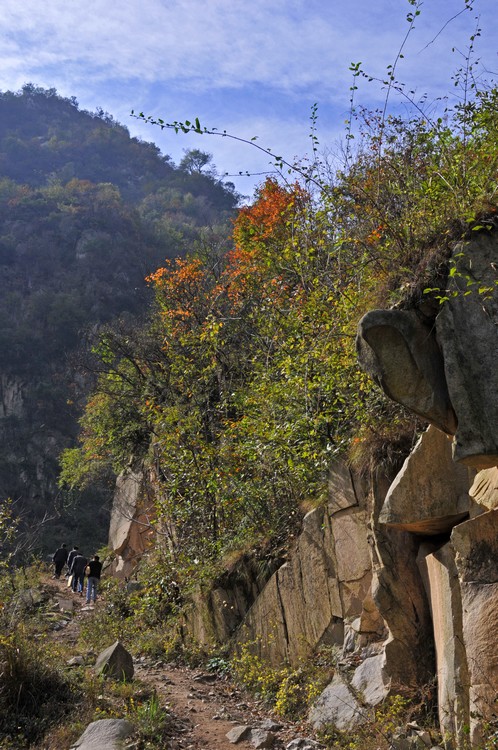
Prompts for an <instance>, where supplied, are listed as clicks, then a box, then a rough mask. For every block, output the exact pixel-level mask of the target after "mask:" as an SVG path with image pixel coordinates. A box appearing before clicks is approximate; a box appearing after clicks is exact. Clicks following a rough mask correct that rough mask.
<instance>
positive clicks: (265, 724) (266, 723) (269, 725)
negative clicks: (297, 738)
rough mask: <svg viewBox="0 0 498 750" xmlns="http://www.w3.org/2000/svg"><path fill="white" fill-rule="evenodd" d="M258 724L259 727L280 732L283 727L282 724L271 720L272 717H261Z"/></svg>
mask: <svg viewBox="0 0 498 750" xmlns="http://www.w3.org/2000/svg"><path fill="white" fill-rule="evenodd" d="M258 726H259V727H260V728H261V729H267V730H268V731H269V732H280V730H281V729H283V724H279V723H278V722H277V721H273V719H263V721H260V722H259V723H258Z"/></svg>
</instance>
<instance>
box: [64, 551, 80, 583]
mask: <svg viewBox="0 0 498 750" xmlns="http://www.w3.org/2000/svg"><path fill="white" fill-rule="evenodd" d="M77 554H78V547H77V546H76V544H75V545H74V547H73V549H72V550H71V552H70V553H69V555H68V556H67V562H66V565H67V574H66V576H69V575H70V574H71V565H72V564H73V560H74V558H75V557H76V555H77Z"/></svg>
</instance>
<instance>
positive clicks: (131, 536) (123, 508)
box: [108, 468, 154, 578]
mask: <svg viewBox="0 0 498 750" xmlns="http://www.w3.org/2000/svg"><path fill="white" fill-rule="evenodd" d="M148 496H149V492H148V482H147V476H146V475H145V473H144V472H143V471H142V470H141V469H140V468H136V469H135V470H132V469H130V470H129V471H128V472H126V473H123V474H120V476H119V477H118V478H117V480H116V488H115V491H114V498H113V504H112V511H111V520H110V527H109V542H108V544H109V549H111V550H112V551H113V553H114V560H113V563H112V571H113V573H114V575H116V576H118V577H120V578H128V577H129V576H130V575H131V574H132V572H133V569H134V567H135V565H136V563H137V561H138V560H139V559H140V557H141V555H143V553H144V552H145V550H146V549H147V548H148V547H150V545H151V543H152V542H153V539H154V534H153V531H152V527H151V524H150V521H151V519H152V518H153V517H154V513H153V511H150V510H149V508H148V505H149V500H148Z"/></svg>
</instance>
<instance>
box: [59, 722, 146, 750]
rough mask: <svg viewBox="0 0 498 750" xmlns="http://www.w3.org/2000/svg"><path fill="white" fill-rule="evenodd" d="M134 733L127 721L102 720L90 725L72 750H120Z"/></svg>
mask: <svg viewBox="0 0 498 750" xmlns="http://www.w3.org/2000/svg"><path fill="white" fill-rule="evenodd" d="M133 731H134V727H133V724H131V723H130V722H129V721H126V719H100V721H94V722H92V724H89V725H88V726H87V728H86V729H85V731H84V732H83V734H82V735H81V737H80V738H79V739H78V740H76V742H75V744H74V745H71V748H70V750H120V748H122V747H123V744H122V740H124V739H126V737H129V736H130V735H131V734H132V733H133Z"/></svg>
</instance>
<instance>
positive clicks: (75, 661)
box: [67, 656, 85, 667]
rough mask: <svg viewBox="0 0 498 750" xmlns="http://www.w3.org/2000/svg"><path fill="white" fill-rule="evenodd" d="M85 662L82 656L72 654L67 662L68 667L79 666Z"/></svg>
mask: <svg viewBox="0 0 498 750" xmlns="http://www.w3.org/2000/svg"><path fill="white" fill-rule="evenodd" d="M84 663H85V660H84V658H83V657H82V656H73V657H72V659H69V661H68V662H67V664H68V666H69V667H81V666H83V664H84Z"/></svg>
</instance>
